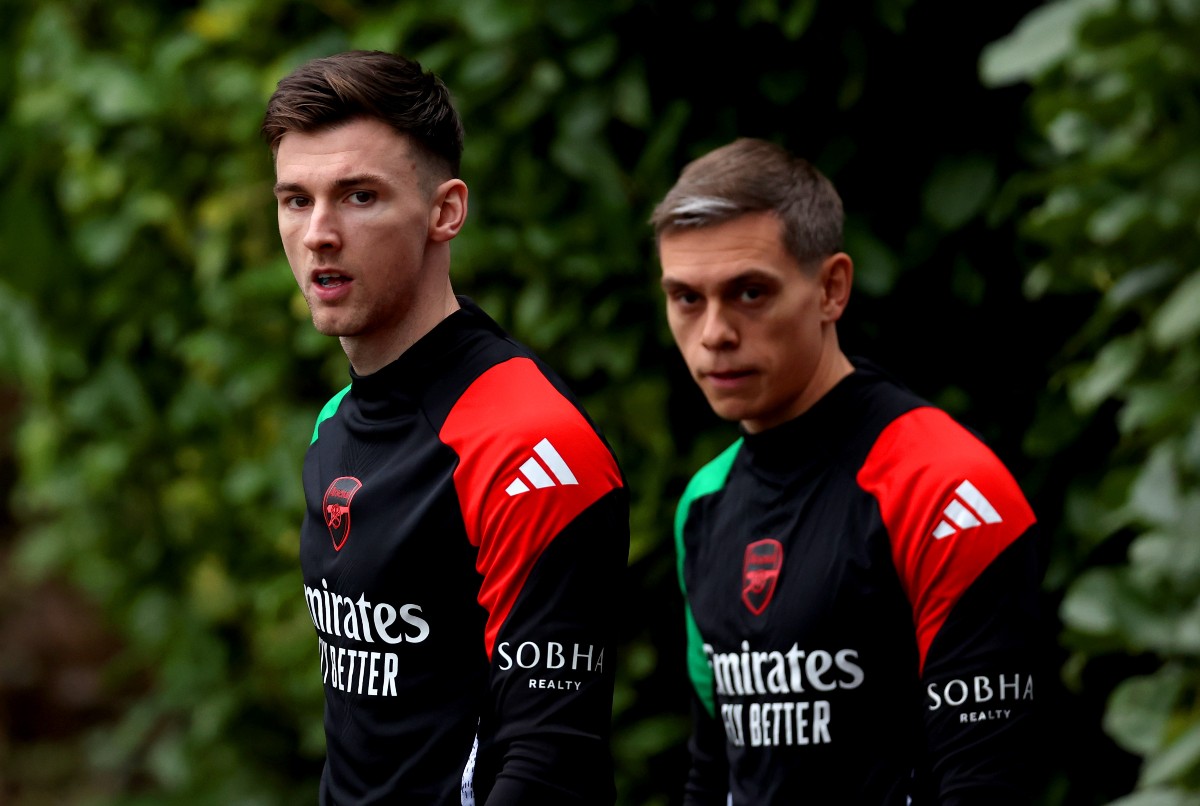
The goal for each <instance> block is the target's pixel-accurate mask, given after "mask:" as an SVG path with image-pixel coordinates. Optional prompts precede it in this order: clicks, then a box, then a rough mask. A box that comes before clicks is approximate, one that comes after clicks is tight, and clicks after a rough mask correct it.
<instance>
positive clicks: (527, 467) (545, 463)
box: [504, 439, 579, 496]
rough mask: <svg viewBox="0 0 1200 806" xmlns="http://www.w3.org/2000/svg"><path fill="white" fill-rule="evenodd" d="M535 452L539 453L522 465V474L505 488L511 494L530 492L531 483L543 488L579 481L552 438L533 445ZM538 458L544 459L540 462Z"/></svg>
mask: <svg viewBox="0 0 1200 806" xmlns="http://www.w3.org/2000/svg"><path fill="white" fill-rule="evenodd" d="M533 452H534V453H535V454H537V455H536V456H531V457H529V458H528V459H526V460H525V462H524V463H523V464H522V465H521V472H520V474H519V475H518V476H517V477H516V478H515V479H513V480H512V483H511V484H509V485H508V486H507V487H505V488H504V491H505V492H506V493H508V494H509V495H510V496H512V495H520V494H521V493H527V492H529V485H530V484H532V485H533V486H534V487H536V488H538V489H542V488H545V487H557V486H558V485H560V484H561V485H564V486H566V485H568V484H578V483H579V481H578V480H577V479H576V478H575V474H574V473H572V472H571V468H569V467H567V463H566V462H564V461H563V458H562V456H561V455H560V454H559V452H558V451H556V450H555V449H554V446H553V445H551V444H550V440H548V439H543V440H542V441H541V442H539V443H538V444H537V445H535V446H534V447H533ZM538 459H541V460H542V461H541V462H539V461H538ZM551 476H553V478H551Z"/></svg>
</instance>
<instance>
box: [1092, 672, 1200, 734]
mask: <svg viewBox="0 0 1200 806" xmlns="http://www.w3.org/2000/svg"><path fill="white" fill-rule="evenodd" d="M1187 682H1188V681H1187V676H1186V675H1185V674H1184V673H1183V671H1182V670H1181V669H1179V668H1178V667H1175V666H1169V667H1164V668H1163V669H1160V670H1159V671H1158V672H1156V673H1155V674H1153V675H1149V676H1143V677H1132V678H1129V679H1128V680H1125V681H1123V682H1122V683H1121V684H1120V685H1118V686H1117V688H1116V689H1115V690H1114V691H1113V694H1112V697H1111V698H1110V699H1109V703H1108V709H1107V710H1106V711H1105V715H1104V729H1105V731H1106V732H1107V733H1108V734H1109V735H1110V736H1112V737H1113V739H1115V740H1116V742H1117V744H1119V745H1121V747H1123V748H1125V749H1126V750H1128V751H1130V752H1132V753H1138V754H1141V755H1146V754H1148V753H1152V752H1154V751H1155V750H1157V749H1158V748H1159V747H1160V746H1161V745H1162V741H1163V737H1164V736H1165V734H1166V730H1167V725H1168V724H1169V722H1170V720H1171V717H1172V712H1173V709H1174V707H1175V704H1176V703H1177V702H1179V700H1180V697H1181V696H1182V694H1183V691H1184V686H1185V685H1186V684H1187Z"/></svg>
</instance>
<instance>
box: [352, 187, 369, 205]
mask: <svg viewBox="0 0 1200 806" xmlns="http://www.w3.org/2000/svg"><path fill="white" fill-rule="evenodd" d="M373 198H375V196H374V194H372V193H369V192H367V191H365V190H356V191H354V192H353V193H351V194H350V201H351V202H353V203H354V204H366V203H367V202H369V201H371V199H373Z"/></svg>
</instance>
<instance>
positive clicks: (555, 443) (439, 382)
mask: <svg viewBox="0 0 1200 806" xmlns="http://www.w3.org/2000/svg"><path fill="white" fill-rule="evenodd" d="M460 303H461V304H462V309H461V310H459V311H456V312H455V313H453V314H452V315H451V316H449V317H448V318H447V319H445V320H443V321H442V322H441V323H440V324H438V325H437V327H435V328H434V329H433V330H432V331H431V332H430V333H428V334H427V335H426V336H425V337H424V338H422V339H421V340H420V341H418V342H417V343H416V344H415V345H413V346H412V347H411V348H410V349H408V350H407V351H406V352H405V353H404V354H403V355H402V356H401V357H400V358H399V359H398V360H396V361H395V362H394V363H392V364H390V365H388V366H386V367H384V368H383V369H381V370H379V371H378V372H376V373H374V374H371V375H368V376H361V377H360V376H358V375H356V374H355V373H353V371H352V372H351V379H352V383H351V384H350V385H349V386H348V387H347V388H346V389H344V390H342V392H341V393H339V394H338V395H337V396H336V397H334V398H333V399H332V400H331V401H330V402H329V403H328V404H327V405H326V406H325V408H324V410H323V411H322V412H321V416H320V418H319V419H318V422H317V427H316V429H315V430H314V433H313V441H312V444H311V445H310V447H309V449H308V453H307V455H306V456H305V460H304V492H305V499H306V501H307V511H306V515H305V519H304V524H303V527H302V531H301V538H300V559H301V568H302V570H303V575H304V592H305V596H306V598H307V602H308V608H309V612H310V614H311V616H312V620H313V623H314V625H315V626H316V629H317V636H318V639H319V645H320V659H321V661H320V669H321V675H322V679H323V681H324V686H325V735H326V744H327V761H326V765H325V771H324V774H323V776H322V780H321V794H320V802H321V803H322V804H323V805H324V806H333V805H334V804H338V805H339V806H349V805H351V804H352V805H353V806H365V805H366V804H396V803H414V804H415V803H420V804H476V803H478V804H481V805H482V804H484V803H486V804H488V806H497V805H498V804H518V803H520V804H541V803H547V804H549V803H587V804H593V803H595V804H600V803H612V801H613V799H614V791H613V771H612V763H611V760H610V753H609V734H610V722H611V709H612V694H613V680H614V672H615V666H616V659H615V657H614V651H613V633H614V628H613V627H614V625H613V620H614V617H615V613H616V612H617V610H618V607H617V601H616V597H617V596H618V592H619V589H620V580H621V577H622V574H623V572H624V569H625V564H626V559H627V555H628V549H629V504H628V497H627V492H626V489H625V486H624V482H623V480H622V477H621V474H620V470H619V469H618V466H617V462H616V460H615V458H614V457H613V454H612V452H611V451H610V450H609V448H608V447H607V445H606V444H605V442H604V440H603V438H602V437H601V436H600V434H599V433H598V431H597V430H596V428H595V427H594V426H593V424H592V423H591V422H590V420H589V419H588V417H587V415H586V414H585V413H584V412H583V410H582V408H581V407H580V405H579V404H578V403H577V402H576V401H575V399H574V398H573V397H572V396H571V394H570V392H568V391H567V389H566V388H565V386H564V385H563V383H562V382H561V380H560V379H559V378H557V377H556V376H555V375H554V374H553V373H552V372H550V371H549V370H548V369H547V368H546V367H545V366H543V365H542V364H541V363H540V362H539V361H538V359H537V358H536V357H534V356H533V355H532V354H531V353H530V352H529V350H528V349H527V348H525V347H523V346H522V345H520V344H518V343H516V342H514V341H513V340H512V339H511V338H509V337H508V336H507V335H506V334H505V333H504V332H503V331H502V330H501V329H500V327H499V326H498V325H496V323H495V322H493V321H492V320H491V319H490V318H489V317H488V316H487V315H486V314H484V313H483V311H481V310H480V309H479V308H478V307H476V306H475V305H474V304H473V303H472V302H471V301H470V300H467V299H466V298H461V297H460Z"/></svg>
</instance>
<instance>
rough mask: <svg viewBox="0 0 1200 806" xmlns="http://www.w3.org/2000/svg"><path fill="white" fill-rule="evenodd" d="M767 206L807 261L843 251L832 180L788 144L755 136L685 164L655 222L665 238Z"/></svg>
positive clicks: (792, 248)
mask: <svg viewBox="0 0 1200 806" xmlns="http://www.w3.org/2000/svg"><path fill="white" fill-rule="evenodd" d="M764 211H766V212H772V213H774V214H775V215H776V216H778V217H779V220H780V222H781V223H782V225H783V241H784V246H785V247H786V248H787V250H788V251H789V252H790V253H791V254H792V256H793V257H795V258H796V260H797V261H799V262H800V264H801V265H806V264H809V263H810V262H811V261H813V260H816V259H818V258H822V257H826V256H828V255H832V254H834V253H835V252H840V251H841V250H842V223H843V216H844V213H843V211H842V200H841V197H840V196H838V193H837V190H836V189H834V187H833V183H832V182H830V181H829V180H828V179H827V178H825V176H824V175H823V174H822V173H821V172H820V171H818V170H817V169H816V168H815V167H814V166H813V165H811V164H810V163H809V162H808V161H806V160H803V159H801V158H799V157H796V156H793V155H792V154H791V153H789V152H788V151H787V150H786V149H784V148H783V147H782V146H778V145H776V144H774V143H770V142H768V141H766V140H759V139H756V138H751V137H741V138H738V139H737V140H734V141H733V142H732V143H729V144H728V145H725V146H721V147H720V148H718V149H716V150H714V151H710V152H709V153H707V154H705V155H704V156H702V157H699V158H698V159H695V160H693V161H692V162H690V163H688V164H687V165H686V166H684V169H683V171H682V172H681V173H680V175H679V179H678V181H676V182H675V185H674V187H672V188H671V189H670V190H669V191H668V192H667V195H666V196H665V197H663V200H662V201H661V202H659V203H658V206H657V207H655V208H654V213H653V215H651V217H650V224H651V225H652V226H653V227H654V234H655V237H658V236H660V235H662V234H663V233H664V232H670V231H673V230H680V229H688V228H693V227H706V226H712V225H714V224H720V223H723V222H725V221H729V220H731V219H734V218H737V217H738V216H741V215H745V214H747V213H755V212H764Z"/></svg>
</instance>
